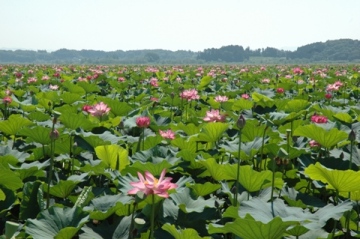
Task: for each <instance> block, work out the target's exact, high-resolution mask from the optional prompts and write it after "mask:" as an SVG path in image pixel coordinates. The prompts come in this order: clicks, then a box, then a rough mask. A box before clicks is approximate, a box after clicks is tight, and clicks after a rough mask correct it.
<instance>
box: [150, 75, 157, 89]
mask: <svg viewBox="0 0 360 239" xmlns="http://www.w3.org/2000/svg"><path fill="white" fill-rule="evenodd" d="M150 85H151V86H153V87H158V86H159V83H158V79H156V78H155V77H152V78H151V79H150Z"/></svg>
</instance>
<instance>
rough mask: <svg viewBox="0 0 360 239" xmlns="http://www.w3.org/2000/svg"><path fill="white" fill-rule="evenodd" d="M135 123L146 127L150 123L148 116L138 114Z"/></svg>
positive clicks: (140, 126)
mask: <svg viewBox="0 0 360 239" xmlns="http://www.w3.org/2000/svg"><path fill="white" fill-rule="evenodd" d="M136 125H137V126H138V127H139V128H147V127H149V125H150V118H149V117H146V116H140V117H138V118H136Z"/></svg>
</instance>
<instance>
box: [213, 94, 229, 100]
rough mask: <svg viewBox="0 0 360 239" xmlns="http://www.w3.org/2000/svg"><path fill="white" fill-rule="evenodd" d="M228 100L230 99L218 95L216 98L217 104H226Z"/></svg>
mask: <svg viewBox="0 0 360 239" xmlns="http://www.w3.org/2000/svg"><path fill="white" fill-rule="evenodd" d="M228 100H229V98H228V97H227V96H225V95H224V96H221V95H218V96H216V97H215V101H216V102H226V101H228Z"/></svg>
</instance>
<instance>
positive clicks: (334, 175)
mask: <svg viewBox="0 0 360 239" xmlns="http://www.w3.org/2000/svg"><path fill="white" fill-rule="evenodd" d="M0 73H1V76H0V77H1V78H0V79H1V81H0V82H1V84H0V97H1V99H2V101H1V105H0V108H1V114H0V116H1V117H2V121H1V122H0V133H1V144H0V232H2V231H3V230H4V228H5V227H6V233H7V234H10V233H11V235H8V237H11V236H12V234H13V233H15V236H17V238H35V239H37V238H40V239H41V238H64V239H71V238H84V239H88V238H95V239H101V238H106V239H107V238H114V239H115V238H124V239H125V238H126V239H128V238H143V239H145V238H149V237H153V238H161V239H166V238H184V239H185V238H186V239H188V238H228V239H230V238H240V239H262V238H263V239H268V238H274V239H280V238H334V237H337V238H355V237H360V230H359V223H360V206H359V201H360V171H359V167H360V144H359V142H360V137H359V135H360V104H359V100H360V88H359V86H360V77H359V74H360V66H359V65H341V66H340V65H337V66H320V65H319V66H316V65H302V66H192V65H191V66H157V67H154V66H100V65H92V66H77V65H56V66H47V65H27V66H24V65H0ZM11 228H12V229H13V232H11V231H10V229H11ZM0 238H5V236H0Z"/></svg>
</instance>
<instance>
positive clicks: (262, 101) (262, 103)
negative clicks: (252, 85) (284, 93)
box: [251, 92, 275, 108]
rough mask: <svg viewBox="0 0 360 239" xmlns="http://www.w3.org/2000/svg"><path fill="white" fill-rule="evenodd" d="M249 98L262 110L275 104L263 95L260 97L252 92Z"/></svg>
mask: <svg viewBox="0 0 360 239" xmlns="http://www.w3.org/2000/svg"><path fill="white" fill-rule="evenodd" d="M251 98H252V99H253V100H254V102H256V104H257V105H260V106H262V107H264V108H266V107H269V108H271V107H273V106H274V104H275V102H274V100H273V99H271V98H269V97H267V96H265V95H262V94H260V93H258V92H253V93H252V94H251Z"/></svg>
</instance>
